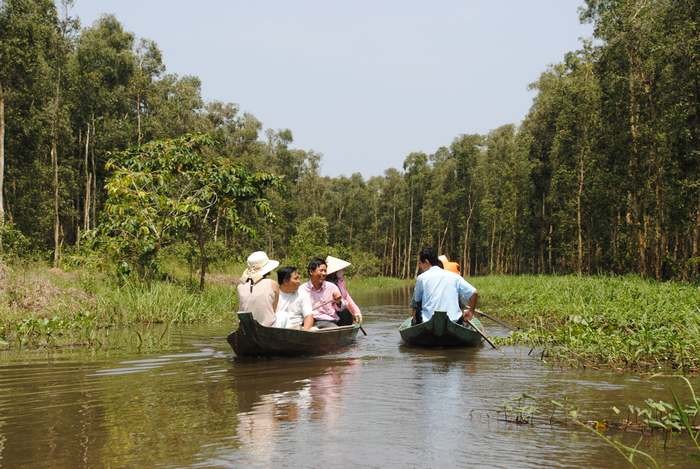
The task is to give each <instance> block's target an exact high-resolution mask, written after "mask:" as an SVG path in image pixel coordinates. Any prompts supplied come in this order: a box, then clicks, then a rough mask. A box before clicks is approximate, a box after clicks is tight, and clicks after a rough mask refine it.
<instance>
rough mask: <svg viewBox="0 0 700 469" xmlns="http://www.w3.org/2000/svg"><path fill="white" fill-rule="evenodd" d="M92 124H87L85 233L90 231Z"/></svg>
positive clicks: (84, 203)
mask: <svg viewBox="0 0 700 469" xmlns="http://www.w3.org/2000/svg"><path fill="white" fill-rule="evenodd" d="M89 156H90V123H89V122H88V124H87V131H86V132H85V160H84V161H83V163H84V165H85V171H84V173H85V201H84V202H83V231H87V230H89V229H90V189H91V174H90V164H89Z"/></svg>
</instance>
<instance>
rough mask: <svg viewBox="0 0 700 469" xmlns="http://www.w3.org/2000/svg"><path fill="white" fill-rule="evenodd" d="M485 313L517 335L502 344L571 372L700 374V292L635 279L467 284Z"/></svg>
mask: <svg viewBox="0 0 700 469" xmlns="http://www.w3.org/2000/svg"><path fill="white" fill-rule="evenodd" d="M473 282H474V284H475V285H476V286H477V287H478V288H479V290H480V292H481V296H482V299H483V300H484V301H483V303H482V305H483V308H482V309H483V310H484V311H485V312H491V313H493V314H495V315H497V316H498V317H500V318H502V319H505V320H508V321H510V322H512V323H514V324H517V325H519V326H520V327H521V328H522V329H523V330H522V331H520V332H516V333H514V334H513V335H512V336H511V337H509V338H508V339H505V340H502V341H501V342H502V343H522V344H527V345H530V346H533V347H538V348H540V349H544V351H545V353H546V355H548V356H549V357H550V358H551V359H554V360H556V361H558V362H561V363H565V364H569V365H572V366H593V367H597V366H604V367H612V368H618V369H632V370H646V371H648V370H656V369H668V368H671V369H678V370H682V371H698V370H700V289H699V288H698V287H697V286H692V285H687V284H682V283H674V282H666V283H659V282H654V281H648V280H644V279H641V278H639V277H636V276H625V277H595V276H594V277H579V276H573V275H572V276H561V277H553V276H517V277H512V276H488V277H477V278H474V279H473Z"/></svg>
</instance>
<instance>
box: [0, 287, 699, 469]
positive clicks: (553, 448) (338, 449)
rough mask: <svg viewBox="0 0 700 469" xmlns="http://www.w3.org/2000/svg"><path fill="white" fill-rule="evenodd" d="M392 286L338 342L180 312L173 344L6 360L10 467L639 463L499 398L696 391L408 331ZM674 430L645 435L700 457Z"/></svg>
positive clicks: (647, 444)
mask: <svg viewBox="0 0 700 469" xmlns="http://www.w3.org/2000/svg"><path fill="white" fill-rule="evenodd" d="M380 300H381V298H379V299H377V301H380ZM391 301H396V303H395V304H388V305H387V304H382V303H379V304H378V305H375V306H371V305H368V302H367V300H364V301H363V306H364V305H368V306H365V307H364V311H366V319H367V322H366V324H365V325H366V327H365V328H366V330H367V332H368V334H369V335H368V336H367V337H360V338H359V339H358V343H357V344H356V345H355V346H353V347H350V348H348V349H346V350H344V351H341V352H339V353H337V354H335V355H333V356H324V357H313V358H300V359H271V360H253V361H238V360H233V359H232V354H231V352H230V349H229V348H228V344H227V343H226V341H225V338H224V334H225V333H226V332H227V331H226V330H224V331H222V330H220V329H221V328H207V327H200V328H173V330H172V334H175V336H174V340H172V341H171V342H170V343H171V344H173V345H171V346H169V347H168V349H167V350H163V351H162V352H161V353H158V354H139V353H136V352H129V353H122V354H120V353H105V354H96V353H85V352H70V351H68V352H61V353H57V354H53V355H46V354H43V353H33V354H24V355H21V354H19V355H17V356H16V357H15V358H13V359H11V360H4V361H2V362H0V467H2V468H4V467H12V468H14V467H41V466H51V467H59V468H62V467H66V468H74V467H188V466H195V467H326V466H332V467H345V466H349V465H354V466H360V467H415V466H427V467H442V466H450V467H471V466H485V467H542V466H548V467H552V466H560V467H580V466H582V465H586V466H590V467H623V463H624V461H623V460H622V459H621V458H620V457H619V456H618V455H617V454H616V452H615V450H613V449H611V448H609V447H607V446H605V445H604V444H603V443H602V442H601V441H600V440H599V439H597V438H595V437H593V436H592V435H590V434H589V433H587V432H585V431H580V430H577V429H572V428H569V427H565V426H560V425H548V424H538V425H533V426H518V425H514V424H511V423H506V422H502V421H501V420H499V414H498V412H497V411H498V409H499V408H500V406H501V405H502V404H503V403H504V402H505V401H507V400H508V399H510V398H512V397H515V396H518V395H520V394H522V393H528V394H531V395H534V396H537V397H540V398H542V399H545V400H546V399H557V400H561V399H562V398H563V397H564V396H567V397H568V398H569V399H570V400H571V401H572V402H576V403H577V404H578V405H579V406H580V407H581V408H589V409H593V410H595V411H597V412H598V413H599V414H598V415H609V414H610V406H612V405H618V406H620V405H624V404H626V403H635V404H641V403H643V401H644V399H646V398H647V397H649V398H653V399H665V400H670V389H674V390H676V392H680V393H681V394H680V395H682V396H683V395H684V394H683V393H684V390H683V386H682V383H680V382H677V381H673V380H667V381H647V380H641V379H640V378H638V377H636V376H633V375H624V374H615V373H604V372H595V371H580V370H559V369H556V368H552V367H550V366H547V365H545V364H543V363H542V362H540V361H539V360H537V359H536V358H535V357H532V356H528V353H527V352H528V349H524V348H517V347H514V348H506V349H504V350H503V352H497V351H494V350H491V349H490V348H488V347H482V348H477V349H442V350H431V349H421V348H411V347H405V346H402V345H401V343H400V337H399V335H398V333H397V327H398V324H399V322H400V320H401V319H402V318H403V316H404V315H405V314H406V308H405V306H404V305H405V301H403V300H398V299H392V300H391ZM490 331H491V332H492V333H496V334H499V333H505V331H502V330H499V329H498V328H497V327H496V326H491V327H490ZM695 383H696V384H697V383H698V380H697V379H696V380H695ZM698 388H700V386H698ZM616 437H619V438H622V439H623V440H624V441H626V442H628V443H632V444H635V443H636V438H637V437H636V436H635V435H632V436H616ZM673 444H674V445H675V448H676V450H675V451H672V452H665V451H664V450H663V448H662V447H661V445H662V442H661V441H660V440H659V439H649V438H646V439H645V440H644V441H643V442H642V447H641V448H642V449H644V450H645V451H649V452H651V453H653V454H654V455H655V457H657V458H658V459H659V462H660V463H661V464H662V465H663V466H664V467H669V466H673V465H674V464H675V465H676V466H678V467H687V466H688V464H689V461H688V459H687V456H686V454H685V453H684V452H683V450H680V451H679V450H678V449H677V448H678V447H679V446H682V445H683V443H682V440H677V442H674V443H673Z"/></svg>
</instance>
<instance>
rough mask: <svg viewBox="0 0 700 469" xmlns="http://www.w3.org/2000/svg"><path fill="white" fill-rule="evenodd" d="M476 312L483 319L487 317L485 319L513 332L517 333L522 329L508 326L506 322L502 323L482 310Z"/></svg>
mask: <svg viewBox="0 0 700 469" xmlns="http://www.w3.org/2000/svg"><path fill="white" fill-rule="evenodd" d="M475 312H476V314H478V315H479V316H483V317H485V318H487V319H490V320H492V321H493V322H495V323H496V324H500V325H501V326H503V327H505V328H507V329H510V330H511V331H517V330H518V329H520V328H519V327H513V326H510V325H508V324H506V323H505V322H503V321H501V320H500V319H498V318H494V317H493V316H490V315H488V314H486V313H484V312H483V311H481V310H480V309H477V310H476V311H475Z"/></svg>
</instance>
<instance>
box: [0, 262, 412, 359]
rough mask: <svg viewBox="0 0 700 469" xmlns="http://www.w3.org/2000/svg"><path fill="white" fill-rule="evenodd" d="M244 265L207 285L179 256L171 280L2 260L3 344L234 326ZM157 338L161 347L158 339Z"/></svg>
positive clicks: (65, 342)
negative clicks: (175, 326)
mask: <svg viewBox="0 0 700 469" xmlns="http://www.w3.org/2000/svg"><path fill="white" fill-rule="evenodd" d="M241 270H242V268H241V267H240V266H222V267H221V268H217V270H216V272H213V273H211V274H208V275H207V283H206V287H205V289H204V291H202V292H200V291H199V290H198V289H197V288H196V286H195V285H194V283H193V282H191V281H190V279H189V277H190V273H189V272H188V270H187V268H186V267H183V266H182V265H179V264H176V263H172V264H168V265H167V271H168V278H169V280H167V281H165V280H164V281H153V282H151V283H150V284H146V283H143V282H136V281H134V282H126V283H123V284H120V283H118V282H117V281H116V280H115V279H114V278H113V277H111V276H108V275H105V274H102V273H100V272H96V271H92V270H78V271H69V272H67V271H63V270H60V269H50V268H48V267H46V266H45V265H43V264H38V263H35V264H23V265H14V266H2V268H1V270H0V349H19V348H36V347H61V346H87V347H100V348H114V347H121V346H122V345H123V344H122V342H123V338H122V337H123V336H124V335H123V334H118V333H117V331H119V330H123V329H124V328H128V327H135V326H150V325H155V324H166V325H167V324H171V323H179V324H193V323H205V322H206V323H208V324H219V323H220V324H222V327H224V326H226V327H233V326H235V315H234V314H232V312H233V311H235V310H236V307H237V298H236V292H235V288H234V286H235V282H236V279H237V276H236V275H234V274H233V273H238V272H240V271H241ZM196 278H197V277H196V275H195V276H194V279H195V280H196ZM195 283H196V282H195ZM350 284H351V288H352V289H353V290H352V291H353V292H357V293H360V294H361V293H366V292H372V291H373V290H379V289H386V288H396V287H401V286H406V285H409V284H410V282H409V281H405V280H399V279H392V278H383V277H378V278H354V279H352V280H351V281H350ZM110 331H113V332H112V333H110ZM155 335H156V336H158V335H159V333H157V332H156V333H155ZM138 340H139V341H140V340H141V335H138ZM151 343H152V345H153V344H155V345H156V346H157V341H151Z"/></svg>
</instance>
